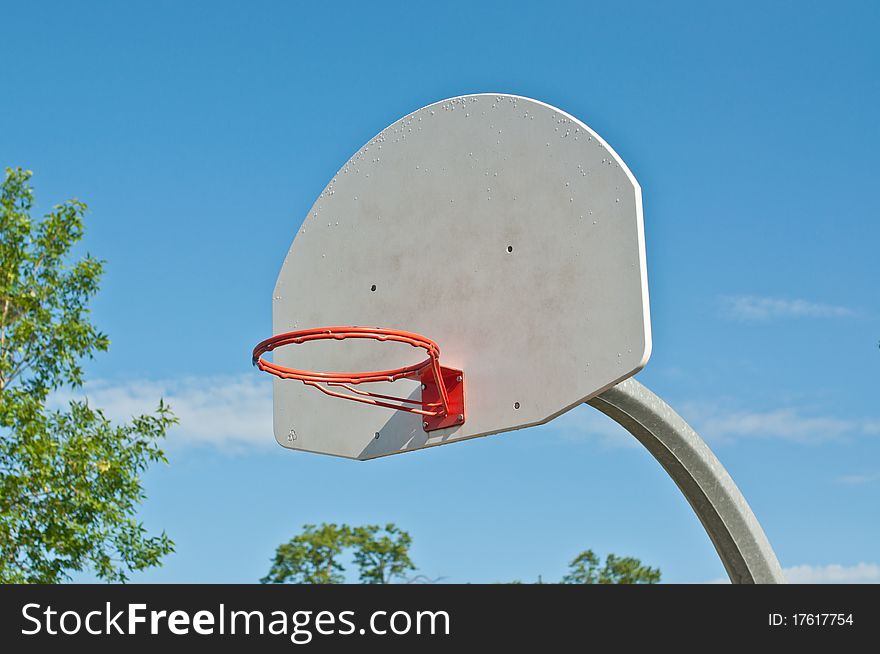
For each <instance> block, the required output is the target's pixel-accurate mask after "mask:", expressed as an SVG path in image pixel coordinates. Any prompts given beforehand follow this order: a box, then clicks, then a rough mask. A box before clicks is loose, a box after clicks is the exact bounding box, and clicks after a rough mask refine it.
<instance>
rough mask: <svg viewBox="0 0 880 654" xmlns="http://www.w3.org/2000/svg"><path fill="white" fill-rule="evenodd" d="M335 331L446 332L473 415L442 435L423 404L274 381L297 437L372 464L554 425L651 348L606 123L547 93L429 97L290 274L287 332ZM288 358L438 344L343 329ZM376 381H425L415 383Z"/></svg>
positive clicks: (636, 254) (638, 230)
mask: <svg viewBox="0 0 880 654" xmlns="http://www.w3.org/2000/svg"><path fill="white" fill-rule="evenodd" d="M332 325H361V326H379V327H386V328H393V329H403V330H407V331H413V332H417V333H420V334H423V335H425V336H427V337H428V338H430V339H432V340H434V341H435V342H436V343H438V344H439V345H440V348H441V352H442V356H441V361H442V363H443V365H445V366H450V367H454V368H460V369H462V370H463V371H464V373H465V378H466V387H465V402H466V405H467V420H466V422H465V423H464V424H463V425H460V426H456V427H451V428H448V429H442V430H438V431H433V432H425V431H424V430H423V428H422V419H421V418H420V417H419V416H417V415H413V414H406V413H402V412H398V411H394V410H390V409H384V408H376V407H372V406H367V405H364V404H359V403H356V402H350V401H345V400H339V399H334V398H331V397H328V396H326V395H324V394H322V393H320V392H319V391H317V390H316V389H314V388H311V387H308V386H305V385H303V384H302V383H301V382H299V381H293V380H281V379H277V378H273V383H274V407H275V408H274V425H275V437H276V439H277V441H278V442H279V443H280V444H281V445H283V446H284V447H288V448H291V449H297V450H306V451H310V452H320V453H324V454H333V455H338V456H344V457H350V458H355V459H371V458H374V457H379V456H384V455H387V454H394V453H398V452H404V451H409V450H415V449H419V448H423V447H428V446H432V445H440V444H443V443H450V442H453V441H459V440H463V439H468V438H475V437H477V436H485V435H487V434H494V433H498V432H503V431H508V430H512V429H520V428H522V427H528V426H530V425H536V424H540V423H543V422H546V421H547V420H550V419H551V418H553V417H555V416H558V415H559V414H561V413H563V412H564V411H567V410H569V409H571V408H572V407H574V406H576V405H578V404H580V403H582V402H584V401H585V400H587V399H589V398H591V397H593V396H595V395H597V394H598V393H600V392H602V391H603V390H605V389H606V388H609V387H610V386H612V385H614V384H616V383H617V382H619V381H621V380H623V379H625V378H627V377H629V376H631V375H633V374H634V373H636V372H637V371H638V370H640V369H641V368H642V367H643V366H644V365H645V363H646V362H647V360H648V357H649V356H650V352H651V330H650V321H649V313H648V287H647V274H646V266H645V243H644V230H643V225H642V199H641V190H640V188H639V185H638V183H637V182H636V180H635V178H634V177H633V175H632V173H630V171H629V169H628V168H627V167H626V165H625V164H624V163H623V161H622V160H621V159H620V158H619V157H618V156H617V154H616V153H615V152H614V151H613V150H612V149H611V148H610V147H609V146H608V144H607V143H605V142H604V141H603V140H602V139H601V138H600V137H599V136H598V135H597V134H596V133H594V132H593V131H592V130H591V129H590V128H588V127H587V126H586V125H585V124H584V123H582V122H580V121H579V120H578V119H576V118H574V117H572V116H570V115H568V114H566V113H565V112H563V111H560V110H559V109H556V108H554V107H551V106H549V105H546V104H544V103H541V102H538V101H535V100H530V99H528V98H523V97H516V96H510V95H497V94H485V95H483V94H481V95H471V96H462V97H457V98H452V99H450V100H444V101H442V102H438V103H436V104H432V105H430V106H427V107H425V108H423V109H419V110H418V111H416V112H414V113H412V114H409V115H407V116H406V117H404V118H402V119H400V120H398V121H397V122H395V123H394V124H392V125H391V126H390V127H388V128H387V129H385V130H383V131H382V132H381V133H380V134H379V135H378V136H376V137H375V138H374V139H372V140H370V141H369V142H368V143H367V144H366V145H365V146H363V147H362V148H361V149H360V150H358V152H357V153H355V155H354V156H353V157H352V158H351V159H350V160H349V161H348V162H347V163H346V164H345V165H344V166H343V167H342V168H341V169H340V170H339V172H338V173H337V174H336V176H335V177H334V178H333V179H332V180H331V181H330V183H329V184H328V185H327V186H326V188H325V189H324V190H323V191H322V192H321V194H320V196H319V197H318V199H317V200H316V202H315V204H314V206H313V207H312V209H311V211H309V214H308V216H307V217H306V219H305V221H304V222H303V224H302V226H301V227H300V228H299V229H298V230H297V232H296V236H295V239H294V241H293V245H292V246H291V248H290V251H289V253H288V255H287V258H286V259H285V261H284V265H283V266H282V268H281V273H280V275H279V276H278V281H277V284H276V287H275V292H274V295H273V333H275V334H278V333H281V332H287V331H292V330H296V329H305V328H309V327H324V326H332ZM273 356H274V360H275V361H276V362H277V363H280V364H282V365H285V366H291V367H296V368H305V369H312V370H325V371H326V370H333V371H342V370H352V371H360V370H374V369H387V368H390V367H394V366H400V365H403V364H404V363H414V362H416V361H419V360H421V359H423V358H424V351H423V350H416V349H413V348H410V347H409V346H406V345H399V344H387V343H375V342H372V341H368V342H357V343H353V342H351V341H340V342H332V343H328V342H317V343H310V344H304V345H294V346H288V347H285V348H281V349H278V350H276V351H275V352H274V355H273ZM370 390H373V391H375V392H379V393H387V394H391V395H401V396H409V397H416V398H417V397H419V392H420V391H419V389H418V388H417V384H415V383H414V382H410V381H407V380H401V381H398V382H395V383H394V384H393V385H387V384H374V385H371V387H370Z"/></svg>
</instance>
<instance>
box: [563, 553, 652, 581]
mask: <svg viewBox="0 0 880 654" xmlns="http://www.w3.org/2000/svg"><path fill="white" fill-rule="evenodd" d="M659 581H660V570H659V568H651V567H648V566H646V565H642V562H641V561H639V560H638V559H635V558H632V557H630V556H626V557H617V556H615V555H614V554H609V555H608V556H607V557H606V558H605V565H604V566H601V564H600V561H599V557H598V556H596V554H594V553H593V551H592V550H586V551H585V552H581V553H580V554H578V555H577V556H576V557H575V558H574V560H572V562H571V563H569V564H568V574H567V575H565V576H564V577H563V578H562V583H563V584H656V583H659Z"/></svg>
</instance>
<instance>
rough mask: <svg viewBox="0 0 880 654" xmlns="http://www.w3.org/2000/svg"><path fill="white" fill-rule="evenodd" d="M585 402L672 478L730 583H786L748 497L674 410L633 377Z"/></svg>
mask: <svg viewBox="0 0 880 654" xmlns="http://www.w3.org/2000/svg"><path fill="white" fill-rule="evenodd" d="M587 404H589V405H590V406H592V407H594V408H596V409H598V410H599V411H601V412H602V413H604V414H605V415H607V416H608V417H610V418H611V419H612V420H614V421H615V422H617V423H618V424H620V425H621V426H622V427H623V428H624V429H626V430H627V431H628V432H629V433H631V434H632V435H633V436H635V437H636V439H638V441H639V442H640V443H641V444H642V445H644V446H645V447H646V448H647V449H648V451H649V452H650V453H651V454H652V455H653V456H654V458H655V459H657V461H658V462H659V463H660V465H662V466H663V468H664V470H666V472H667V473H668V474H669V476H670V477H672V480H673V481H674V482H675V483H676V485H677V486H678V487H679V489H681V492H682V493H684V496H685V498H687V501H688V502H689V503H690V505H691V507H692V508H693V509H694V512H696V514H697V517H698V518H699V519H700V522H701V523H703V527H704V528H705V529H706V532H707V533H708V534H709V538H710V539H711V541H712V544H713V545H714V546H715V549H716V550H717V552H718V555H719V556H720V557H721V562H722V563H723V564H724V568H725V569H726V570H727V574H728V576H730V581H731V582H732V583H735V584H784V583H786V582H785V576H784V575H783V573H782V568H781V567H780V566H779V561H778V560H777V559H776V554H775V553H774V552H773V548H772V547H771V546H770V543H769V541H768V540H767V536H766V535H765V534H764V530H763V529H761V525H760V524H759V523H758V519H757V518H756V517H755V514H754V513H752V510H751V508H750V507H749V504H748V502H746V499H745V497H743V495H742V493H740V491H739V488H737V486H736V484H735V483H734V482H733V479H732V478H731V477H730V475H729V474H728V473H727V470H725V469H724V466H722V465H721V462H720V461H719V460H718V459H717V458H716V457H715V455H714V454H713V453H712V451H711V450H710V449H709V446H708V445H706V443H705V442H704V441H703V439H702V438H700V436H699V434H697V432H695V431H694V430H693V428H691V426H690V425H688V424H687V422H685V421H684V419H683V418H682V417H681V416H680V415H678V414H677V413H676V412H675V411H674V410H673V409H672V407H670V406H669V405H668V404H666V402H664V401H663V400H661V399H660V398H659V397H657V396H656V395H655V394H654V393H652V392H651V391H650V390H648V389H647V388H645V387H644V386H643V385H642V384H640V383H639V382H637V381H636V380H635V379H632V378H630V379H627V380H625V381H622V382H620V383H619V384H617V385H616V386H613V387H611V388H609V389H608V390H607V391H605V392H603V393H601V394H599V395H597V396H596V397H594V398H593V399H591V400H589V401H588V402H587Z"/></svg>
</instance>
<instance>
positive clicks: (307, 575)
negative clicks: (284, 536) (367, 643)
mask: <svg viewBox="0 0 880 654" xmlns="http://www.w3.org/2000/svg"><path fill="white" fill-rule="evenodd" d="M411 543H412V538H411V537H410V535H409V534H408V533H406V532H405V531H403V530H402V529H399V528H398V527H396V526H395V525H394V524H393V523H389V524H387V525H385V527H384V528H383V527H379V526H378V525H366V526H364V527H349V526H348V525H336V524H333V523H330V524H327V523H322V524H321V525H318V526H316V525H305V526H303V531H302V533H301V534H299V535H297V536H294V537H293V538H292V539H291V540H290V541H288V542H287V543H284V544H282V545H279V546H278V548H277V549H276V550H275V557H274V558H273V560H272V567H271V568H270V569H269V574H267V575H266V576H265V577H263V578H262V579H261V580H260V583H263V584H283V583H293V584H341V583H343V582H344V581H345V575H344V573H345V568H344V567H343V565H342V563H341V562H340V558H341V557H342V556H343V554H345V553H347V552H352V553H353V556H352V558H353V559H354V563H355V565H356V566H357V567H358V570H359V572H360V580H361V582H362V583H365V584H389V583H392V582H393V581H395V580H404V579H405V577H404V574H405V573H406V572H407V571H408V570H415V565H413V562H412V560H410V558H409V547H410V545H411Z"/></svg>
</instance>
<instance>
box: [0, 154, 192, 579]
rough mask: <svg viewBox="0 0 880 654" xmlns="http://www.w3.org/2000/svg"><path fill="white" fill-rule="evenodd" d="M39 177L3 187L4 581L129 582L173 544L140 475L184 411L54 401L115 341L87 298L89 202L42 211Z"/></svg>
mask: <svg viewBox="0 0 880 654" xmlns="http://www.w3.org/2000/svg"><path fill="white" fill-rule="evenodd" d="M30 177H31V173H30V171H25V170H22V169H20V168H16V169H7V170H6V173H5V176H4V178H3V182H2V186H0V582H35V583H55V582H59V581H64V580H66V579H69V578H70V573H72V572H75V571H82V570H87V569H88V570H92V571H94V572H95V574H97V576H98V577H99V578H101V579H104V580H107V581H125V580H126V579H127V576H128V573H130V572H132V571H135V570H143V569H145V568H148V567H151V566H155V565H159V564H160V561H161V558H162V557H163V556H165V555H166V554H168V553H169V552H172V551H173V543H172V542H171V541H170V540H169V538H168V537H167V536H166V535H165V533H164V532H163V533H161V534H159V535H157V536H150V535H148V534H147V532H146V530H145V528H144V527H143V525H142V524H141V523H139V522H138V521H137V520H136V517H135V516H136V511H137V507H138V505H139V503H140V502H141V501H143V500H144V491H143V487H142V484H141V480H140V474H141V473H142V472H143V471H144V470H145V469H146V468H147V467H148V466H149V465H150V464H151V463H154V462H158V461H163V462H164V461H165V456H164V454H163V452H162V450H161V449H160V447H159V442H160V440H161V439H162V438H163V437H164V435H165V433H166V431H167V429H168V428H169V426H171V425H172V424H173V423H175V422H176V419H175V418H174V416H173V415H172V414H171V412H170V410H169V408H168V407H167V406H166V405H165V404H163V403H162V402H161V401H160V403H159V409H158V411H157V412H156V413H155V414H154V415H143V416H139V417H135V418H133V419H132V421H131V423H130V424H122V425H116V424H113V423H111V422H110V421H109V420H108V419H107V418H106V417H105V416H104V414H103V413H102V412H101V411H100V410H99V409H95V408H92V407H91V406H89V404H88V402H87V401H85V400H83V401H76V400H74V401H70V402H68V403H67V405H66V407H64V408H57V407H56V406H55V404H56V403H54V402H52V401H51V394H52V392H53V391H58V390H60V389H62V388H68V389H71V388H72V389H76V388H78V387H80V386H81V385H82V383H83V371H82V368H81V365H80V363H81V361H82V359H83V358H91V357H92V356H93V355H94V353H95V352H99V351H105V350H107V348H108V346H109V340H108V338H107V336H106V335H104V334H102V333H101V332H99V331H98V330H97V329H96V328H95V327H94V326H93V325H92V324H91V323H90V322H89V309H88V303H89V300H90V299H91V298H92V296H94V295H95V294H96V293H97V291H98V286H99V280H100V277H101V273H102V267H103V264H102V262H101V261H98V260H96V259H94V258H92V257H90V256H88V255H86V256H85V257H83V258H81V259H79V260H77V261H72V262H71V258H72V257H71V249H72V248H73V246H74V245H75V244H76V243H77V242H78V241H79V240H80V239H81V238H82V236H83V215H84V213H85V211H86V205H85V204H83V203H81V202H78V201H77V200H71V201H68V202H65V203H64V204H61V205H57V206H55V207H54V208H53V209H52V211H50V212H49V213H48V214H47V215H45V216H44V217H43V218H42V219H40V220H34V219H33V218H31V215H30V214H31V210H32V208H33V202H34V196H33V189H32V187H31V185H30V181H29V180H30Z"/></svg>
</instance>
